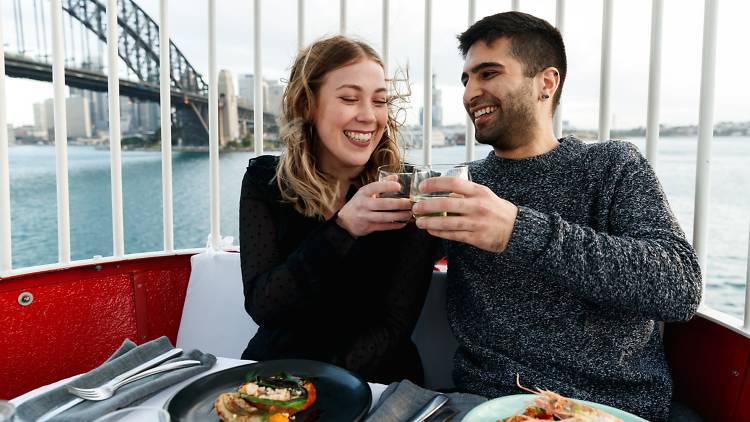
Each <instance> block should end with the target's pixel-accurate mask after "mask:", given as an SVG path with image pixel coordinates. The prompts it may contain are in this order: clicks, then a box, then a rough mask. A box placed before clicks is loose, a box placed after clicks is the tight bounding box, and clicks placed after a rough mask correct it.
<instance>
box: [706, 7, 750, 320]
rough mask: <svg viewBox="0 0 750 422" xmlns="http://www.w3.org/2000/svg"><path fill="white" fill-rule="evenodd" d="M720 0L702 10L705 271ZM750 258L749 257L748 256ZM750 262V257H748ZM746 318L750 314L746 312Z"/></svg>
mask: <svg viewBox="0 0 750 422" xmlns="http://www.w3.org/2000/svg"><path fill="white" fill-rule="evenodd" d="M718 6H719V1H718V0H706V2H705V9H704V12H703V55H702V58H701V94H700V95H701V97H700V98H701V99H700V112H699V114H698V158H697V160H696V164H695V167H696V169H695V215H694V220H693V247H694V248H695V253H696V254H697V255H698V262H699V263H700V266H701V268H702V269H703V272H704V280H705V278H706V277H705V274H706V272H707V271H706V270H707V269H708V265H707V261H708V201H709V199H710V198H709V189H710V186H711V171H710V170H711V141H713V138H714V80H715V78H716V65H715V61H716V21H717V17H718V16H717V15H718ZM748 259H750V257H748ZM748 262H750V261H748ZM745 318H750V316H748V315H745Z"/></svg>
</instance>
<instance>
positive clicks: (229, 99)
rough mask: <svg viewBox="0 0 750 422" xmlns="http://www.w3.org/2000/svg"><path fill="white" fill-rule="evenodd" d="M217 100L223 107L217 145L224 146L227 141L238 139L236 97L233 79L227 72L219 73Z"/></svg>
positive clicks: (238, 125)
mask: <svg viewBox="0 0 750 422" xmlns="http://www.w3.org/2000/svg"><path fill="white" fill-rule="evenodd" d="M219 98H222V103H223V104H224V106H223V107H222V108H221V111H222V115H221V116H220V119H221V120H222V121H221V123H220V125H221V128H222V131H221V133H220V134H219V143H220V144H221V145H224V144H225V143H226V142H227V141H234V140H236V139H239V137H240V124H239V116H238V114H237V96H236V95H235V93H234V78H233V77H232V73H231V72H230V71H228V70H222V71H220V72H219Z"/></svg>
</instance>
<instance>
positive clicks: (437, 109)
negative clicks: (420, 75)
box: [432, 73, 443, 127]
mask: <svg viewBox="0 0 750 422" xmlns="http://www.w3.org/2000/svg"><path fill="white" fill-rule="evenodd" d="M432 126H433V127H442V126H443V91H442V90H440V89H438V88H437V80H436V75H435V74H434V73H433V74H432Z"/></svg>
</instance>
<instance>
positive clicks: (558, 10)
mask: <svg viewBox="0 0 750 422" xmlns="http://www.w3.org/2000/svg"><path fill="white" fill-rule="evenodd" d="M555 26H556V27H557V30H558V31H560V34H562V35H563V36H565V33H564V32H563V31H564V28H565V0H557V2H556V3H555ZM553 101H554V97H553ZM552 130H553V132H554V133H555V136H556V137H557V138H558V139H559V138H561V137H562V104H558V105H557V109H556V110H555V117H554V120H553V122H552Z"/></svg>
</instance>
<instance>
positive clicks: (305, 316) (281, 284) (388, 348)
mask: <svg viewBox="0 0 750 422" xmlns="http://www.w3.org/2000/svg"><path fill="white" fill-rule="evenodd" d="M277 165H278V157H274V156H261V157H257V158H254V159H251V160H250V162H249V164H248V167H247V172H246V173H245V177H244V179H243V182H242V194H241V198H240V246H241V248H240V255H241V266H242V282H243V285H244V294H245V309H246V310H247V312H248V314H250V316H251V317H252V318H253V320H254V321H255V322H256V323H257V324H258V325H259V326H260V328H259V329H258V332H257V334H256V335H255V336H254V337H253V338H252V339H251V340H250V342H249V344H248V346H247V349H245V352H244V353H243V354H242V357H243V358H244V359H253V360H267V359H279V358H306V359H314V360H319V361H324V362H330V363H333V364H336V365H339V366H342V367H344V368H347V369H349V370H351V371H354V372H356V373H358V374H360V375H361V376H363V377H364V378H365V379H366V380H367V381H372V382H380V383H388V382H392V381H397V380H401V379H404V378H409V379H412V380H414V381H417V382H421V380H422V367H421V364H420V360H419V355H418V353H417V350H416V347H415V346H414V344H413V343H412V342H411V339H410V337H411V333H412V331H413V329H414V325H415V324H416V321H417V318H418V317H419V314H420V312H421V309H422V304H423V302H424V298H425V295H426V293H427V287H428V284H429V280H430V278H431V274H432V268H433V267H432V264H433V261H432V260H433V258H434V250H433V249H434V247H435V242H431V241H430V240H429V238H428V236H429V235H428V234H426V232H424V231H422V230H419V229H418V228H416V226H415V225H414V224H409V225H407V227H405V228H403V229H401V230H392V231H383V232H374V233H371V234H369V235H366V236H362V237H359V238H357V239H355V238H354V237H352V236H351V235H350V234H349V233H348V232H347V231H346V230H344V229H343V228H341V227H340V226H339V225H338V224H336V222H335V220H334V219H331V220H328V221H322V220H320V219H317V218H310V217H305V216H304V215H302V214H300V213H298V212H297V211H295V210H294V207H293V206H292V204H290V203H286V202H283V201H282V200H281V193H280V191H279V188H278V185H277V183H276V179H275V172H276V166H277ZM355 192H356V189H355V188H354V187H352V188H351V189H350V191H349V195H347V198H351V196H352V195H353V194H354V193H355Z"/></svg>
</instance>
